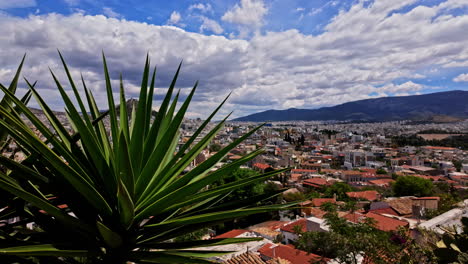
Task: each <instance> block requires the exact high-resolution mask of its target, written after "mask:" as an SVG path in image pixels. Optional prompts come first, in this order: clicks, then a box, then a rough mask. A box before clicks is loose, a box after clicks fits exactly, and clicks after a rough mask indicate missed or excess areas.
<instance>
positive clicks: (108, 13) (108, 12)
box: [102, 7, 122, 18]
mask: <svg viewBox="0 0 468 264" xmlns="http://www.w3.org/2000/svg"><path fill="white" fill-rule="evenodd" d="M102 13H103V14H104V15H106V16H108V17H111V18H121V17H122V15H121V14H119V13H117V12H115V11H114V10H113V9H112V8H110V7H104V8H102Z"/></svg>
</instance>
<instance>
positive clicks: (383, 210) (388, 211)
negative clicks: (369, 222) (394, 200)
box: [369, 207, 399, 216]
mask: <svg viewBox="0 0 468 264" xmlns="http://www.w3.org/2000/svg"><path fill="white" fill-rule="evenodd" d="M369 212H373V213H377V214H389V215H395V216H398V215H399V214H398V212H397V211H395V210H393V208H391V207H387V208H380V209H374V210H370V211H369Z"/></svg>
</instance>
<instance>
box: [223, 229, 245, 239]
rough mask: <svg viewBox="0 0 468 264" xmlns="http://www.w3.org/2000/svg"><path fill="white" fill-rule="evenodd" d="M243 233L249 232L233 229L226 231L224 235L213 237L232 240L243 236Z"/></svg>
mask: <svg viewBox="0 0 468 264" xmlns="http://www.w3.org/2000/svg"><path fill="white" fill-rule="evenodd" d="M245 232H250V231H249V230H244V229H233V230H231V231H228V232H226V233H224V234H221V235H218V236H215V237H214V238H234V237H237V236H240V235H242V234H244V233H245Z"/></svg>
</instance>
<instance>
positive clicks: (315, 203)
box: [311, 198, 336, 207]
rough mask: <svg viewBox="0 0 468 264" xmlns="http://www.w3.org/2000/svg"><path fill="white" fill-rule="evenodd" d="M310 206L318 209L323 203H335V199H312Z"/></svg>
mask: <svg viewBox="0 0 468 264" xmlns="http://www.w3.org/2000/svg"><path fill="white" fill-rule="evenodd" d="M311 202H312V205H313V206H315V207H320V206H322V204H324V203H336V199H335V198H314V199H312V200H311Z"/></svg>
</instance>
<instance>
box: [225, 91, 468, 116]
mask: <svg viewBox="0 0 468 264" xmlns="http://www.w3.org/2000/svg"><path fill="white" fill-rule="evenodd" d="M441 117H443V118H441ZM465 118H468V91H460V90H457V91H448V92H438V93H431V94H423V95H411V96H395V97H382V98H375V99H366V100H359V101H354V102H348V103H344V104H340V105H336V106H332V107H323V108H319V109H296V108H290V109H287V110H268V111H264V112H260V113H256V114H251V115H248V116H244V117H240V118H237V119H234V120H233V121H253V122H263V121H292V120H303V121H312V120H340V121H342V120H362V121H392V120H414V121H433V122H438V121H441V122H443V121H447V122H450V121H456V120H460V119H465Z"/></svg>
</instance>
